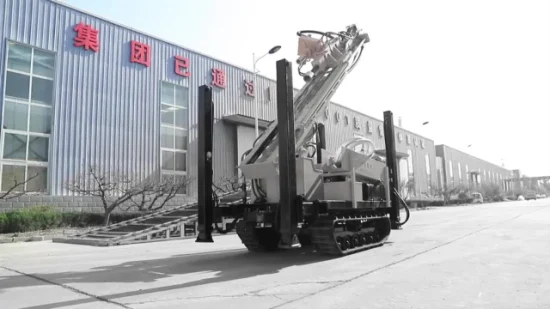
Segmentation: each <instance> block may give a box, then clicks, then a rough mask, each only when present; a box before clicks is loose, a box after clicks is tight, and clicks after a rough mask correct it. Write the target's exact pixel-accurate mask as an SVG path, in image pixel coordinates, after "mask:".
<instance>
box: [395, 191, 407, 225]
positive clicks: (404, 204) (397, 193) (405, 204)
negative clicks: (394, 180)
mask: <svg viewBox="0 0 550 309" xmlns="http://www.w3.org/2000/svg"><path fill="white" fill-rule="evenodd" d="M393 190H394V191H395V194H396V195H397V197H399V200H400V201H401V203H403V206H404V207H405V212H406V213H407V217H406V219H405V221H403V222H398V223H397V225H398V226H403V225H405V223H407V222H408V221H409V218H410V217H411V211H410V210H409V206H407V203H406V202H405V201H404V200H403V198H402V197H401V195H399V192H397V190H396V189H393Z"/></svg>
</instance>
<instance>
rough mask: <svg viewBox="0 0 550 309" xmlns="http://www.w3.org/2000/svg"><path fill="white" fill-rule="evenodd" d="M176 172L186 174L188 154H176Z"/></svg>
mask: <svg viewBox="0 0 550 309" xmlns="http://www.w3.org/2000/svg"><path fill="white" fill-rule="evenodd" d="M174 154H175V157H174V158H175V160H176V162H175V170H176V171H180V172H185V167H186V166H187V162H186V160H187V154H186V153H185V152H175V153H174Z"/></svg>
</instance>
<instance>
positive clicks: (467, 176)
mask: <svg viewBox="0 0 550 309" xmlns="http://www.w3.org/2000/svg"><path fill="white" fill-rule="evenodd" d="M465 168H466V183H468V182H469V181H470V174H469V173H468V164H466V166H465Z"/></svg>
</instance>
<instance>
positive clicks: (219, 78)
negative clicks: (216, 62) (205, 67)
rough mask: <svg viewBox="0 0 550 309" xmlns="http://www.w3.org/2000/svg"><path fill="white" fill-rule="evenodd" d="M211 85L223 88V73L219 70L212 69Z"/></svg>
mask: <svg viewBox="0 0 550 309" xmlns="http://www.w3.org/2000/svg"><path fill="white" fill-rule="evenodd" d="M212 85H214V86H216V87H220V88H225V72H224V71H222V70H220V69H212Z"/></svg>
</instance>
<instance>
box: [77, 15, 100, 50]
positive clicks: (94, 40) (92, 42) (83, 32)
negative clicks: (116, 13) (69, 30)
mask: <svg viewBox="0 0 550 309" xmlns="http://www.w3.org/2000/svg"><path fill="white" fill-rule="evenodd" d="M73 30H74V31H75V32H76V36H75V37H74V40H73V45H74V47H83V48H84V49H85V50H90V49H91V50H93V51H94V52H97V51H98V50H99V39H98V35H99V31H98V30H97V29H94V28H92V26H90V25H85V24H83V23H82V22H81V23H79V24H78V25H76V26H74V27H73Z"/></svg>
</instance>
